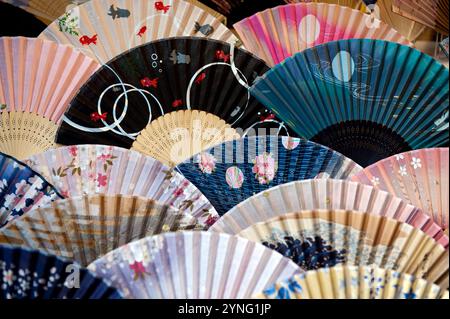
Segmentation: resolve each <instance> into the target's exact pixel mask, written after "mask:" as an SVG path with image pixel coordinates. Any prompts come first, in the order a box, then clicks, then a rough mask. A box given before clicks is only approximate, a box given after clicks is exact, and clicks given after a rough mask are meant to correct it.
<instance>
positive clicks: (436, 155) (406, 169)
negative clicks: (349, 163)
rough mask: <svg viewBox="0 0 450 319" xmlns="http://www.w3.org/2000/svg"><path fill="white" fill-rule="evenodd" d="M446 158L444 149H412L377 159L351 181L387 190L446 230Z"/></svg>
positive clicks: (446, 149) (447, 177)
mask: <svg viewBox="0 0 450 319" xmlns="http://www.w3.org/2000/svg"><path fill="white" fill-rule="evenodd" d="M448 161H449V149H448V148H431V149H422V150H416V151H411V152H406V153H402V154H397V155H394V156H392V157H390V158H386V159H384V160H381V161H379V162H377V163H375V164H373V165H371V166H369V167H367V168H365V169H364V170H363V171H361V172H359V173H357V174H355V175H354V176H353V177H352V180H354V181H357V182H361V183H364V184H369V185H373V186H374V187H375V188H379V189H382V190H385V191H388V192H390V193H392V194H395V195H396V196H398V197H400V198H402V199H404V200H405V201H406V202H409V203H411V204H412V205H414V206H416V207H419V208H421V209H422V210H423V211H424V212H425V213H426V214H428V215H429V216H430V217H431V219H432V220H433V221H434V222H435V223H437V224H438V225H440V226H441V227H442V228H443V229H444V230H445V231H446V232H447V233H448V220H449V201H448V194H449V167H448Z"/></svg>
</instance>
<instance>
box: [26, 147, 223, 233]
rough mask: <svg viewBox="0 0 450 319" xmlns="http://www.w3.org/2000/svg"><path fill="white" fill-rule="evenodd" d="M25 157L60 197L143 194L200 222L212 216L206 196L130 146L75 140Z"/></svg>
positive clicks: (214, 215)
mask: <svg viewBox="0 0 450 319" xmlns="http://www.w3.org/2000/svg"><path fill="white" fill-rule="evenodd" d="M26 162H27V163H28V164H29V165H30V166H31V167H32V168H33V169H35V170H36V171H37V172H39V173H41V174H42V175H43V176H45V178H47V179H48V180H49V181H50V182H51V183H52V184H54V185H55V187H56V188H58V190H60V192H61V194H63V195H64V196H65V197H77V196H83V195H92V194H108V195H115V194H121V195H133V196H143V197H147V198H151V199H154V200H156V201H158V202H160V203H162V204H166V205H170V206H174V207H175V208H177V209H179V210H180V211H182V212H185V213H187V214H189V215H193V216H194V217H195V218H197V219H198V220H199V223H200V224H201V225H203V226H204V227H208V226H210V225H212V224H213V223H214V222H215V221H216V220H217V218H218V215H217V212H216V211H215V209H214V208H213V207H212V206H211V204H210V203H209V201H208V200H207V199H206V198H205V197H204V196H203V195H202V193H201V192H200V191H199V190H198V189H197V188H196V187H195V186H194V185H192V184H191V183H190V182H189V181H188V180H187V179H185V178H184V177H183V176H182V175H180V174H178V173H177V172H175V171H174V170H173V169H172V168H169V167H167V166H165V165H163V164H162V163H160V162H158V161H157V160H155V159H153V158H151V157H149V156H145V155H143V154H140V153H138V152H135V151H130V150H126V149H122V148H119V147H113V146H105V145H76V146H67V147H60V148H58V149H53V150H49V151H47V152H45V153H42V154H37V155H34V156H32V157H30V158H28V159H27V160H26Z"/></svg>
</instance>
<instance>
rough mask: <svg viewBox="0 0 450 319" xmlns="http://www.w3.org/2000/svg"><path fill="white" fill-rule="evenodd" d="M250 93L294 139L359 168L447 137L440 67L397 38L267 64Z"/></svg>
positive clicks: (342, 44)
mask: <svg viewBox="0 0 450 319" xmlns="http://www.w3.org/2000/svg"><path fill="white" fill-rule="evenodd" d="M392 79H395V81H393V80H392ZM250 91H251V93H252V94H253V95H254V96H255V97H257V98H258V99H259V100H260V101H261V102H262V103H263V104H265V105H266V106H268V107H269V108H270V109H272V111H273V112H274V113H275V114H276V115H278V116H279V117H280V118H281V119H282V120H284V121H285V122H286V123H287V124H288V125H289V126H290V127H291V128H292V129H293V130H294V131H296V132H297V134H299V135H300V136H302V137H304V138H307V139H310V140H312V141H314V142H317V143H320V144H323V145H326V146H328V147H331V148H333V149H335V150H336V151H338V152H341V153H342V154H344V155H346V156H348V157H350V158H352V159H353V160H355V161H356V162H358V163H359V164H361V165H363V166H367V165H369V164H372V163H374V162H376V161H378V160H380V159H382V158H386V157H389V156H391V155H394V154H397V153H400V152H402V151H408V150H411V149H418V148H424V147H435V146H441V145H443V144H445V143H448V140H449V138H448V137H449V136H448V114H449V113H448V106H449V103H448V102H449V96H448V92H449V91H448V69H447V68H445V67H444V66H443V65H441V64H440V63H438V62H436V61H435V60H434V59H433V58H431V57H430V56H428V55H426V54H424V53H421V52H419V51H417V50H415V49H412V48H410V47H408V46H403V45H399V44H397V43H392V42H386V41H381V40H366V39H364V40H356V39H354V40H341V41H336V42H329V43H326V44H323V45H319V46H317V47H314V48H312V49H307V50H305V51H303V52H301V53H298V54H296V55H295V56H293V57H291V58H288V59H286V60H285V61H284V63H282V64H279V65H277V66H275V67H274V68H273V69H271V70H270V71H269V72H267V73H266V74H264V75H263V77H262V78H260V79H259V80H258V81H256V82H255V84H254V85H253V86H252V88H251V89H250Z"/></svg>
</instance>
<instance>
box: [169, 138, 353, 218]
mask: <svg viewBox="0 0 450 319" xmlns="http://www.w3.org/2000/svg"><path fill="white" fill-rule="evenodd" d="M177 168H178V169H179V170H180V172H181V173H182V174H183V175H184V176H185V177H186V178H187V179H188V180H190V181H191V182H192V183H193V184H194V185H195V186H197V187H198V189H200V191H201V192H202V193H203V194H204V195H205V196H206V197H207V198H208V199H209V200H210V202H211V204H212V205H213V206H214V208H215V209H216V210H217V212H218V213H219V215H223V214H225V213H226V212H227V211H228V210H230V209H231V208H232V207H234V206H235V205H237V204H239V203H240V202H242V201H244V200H245V199H247V198H248V197H250V196H252V195H254V194H256V193H259V192H261V191H264V190H267V189H269V188H271V187H273V186H276V185H279V184H284V183H287V182H291V181H295V180H303V179H310V178H326V177H330V178H336V179H347V178H348V177H349V176H351V175H353V174H354V173H356V172H359V171H360V170H361V167H359V166H358V165H357V164H355V163H354V162H353V161H351V160H350V159H348V158H346V157H345V156H342V155H341V154H339V153H337V152H334V151H333V150H331V149H329V148H327V147H324V146H322V145H318V144H316V143H313V142H309V141H306V140H301V139H298V138H290V137H277V136H257V137H255V136H249V137H245V138H242V139H239V140H236V141H230V142H225V143H222V144H220V145H217V146H215V147H213V148H210V149H209V150H206V151H204V152H201V153H199V154H197V155H195V156H194V157H192V158H191V159H189V160H187V161H185V162H183V163H181V164H180V165H178V166H177Z"/></svg>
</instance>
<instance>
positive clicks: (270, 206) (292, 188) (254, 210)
mask: <svg viewBox="0 0 450 319" xmlns="http://www.w3.org/2000/svg"><path fill="white" fill-rule="evenodd" d="M315 209H338V210H355V211H361V212H365V213H368V214H373V215H379V216H386V217H389V218H393V219H395V220H398V221H401V222H406V223H408V224H410V225H412V226H414V227H416V228H418V229H422V231H424V232H425V233H426V234H427V235H429V236H431V237H433V238H434V239H435V240H436V241H438V242H439V243H441V244H442V246H444V247H448V244H449V242H448V237H447V236H446V235H445V234H444V233H443V231H442V229H441V227H440V226H439V225H437V224H435V223H433V222H432V221H431V220H430V217H429V216H427V215H426V214H425V213H424V212H422V211H421V210H420V209H418V208H416V207H414V206H412V205H409V204H408V202H407V201H405V200H402V199H400V198H398V197H395V196H394V195H392V194H390V193H388V192H385V191H382V190H379V189H376V188H375V187H372V186H369V185H365V184H360V183H356V182H351V181H345V180H337V179H309V180H303V181H295V182H291V183H287V184H282V185H280V186H276V187H273V188H270V189H268V190H267V191H264V192H261V193H258V194H256V195H254V196H252V197H250V198H248V199H247V200H245V201H243V202H242V203H240V204H238V205H236V206H235V207H233V208H232V209H231V210H229V211H228V212H227V213H226V214H225V215H224V216H222V218H220V219H219V220H218V221H217V222H216V223H215V224H214V225H213V226H212V227H211V228H210V231H218V232H225V233H229V234H233V235H235V234H237V233H239V232H240V231H242V230H243V229H245V228H247V227H250V226H251V225H253V224H256V223H259V222H264V221H266V220H268V219H271V218H274V217H279V216H282V215H284V214H287V213H292V212H297V211H301V210H315Z"/></svg>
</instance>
